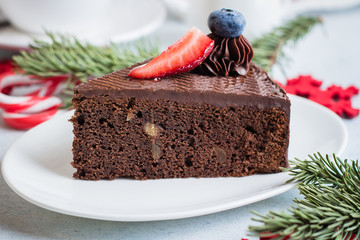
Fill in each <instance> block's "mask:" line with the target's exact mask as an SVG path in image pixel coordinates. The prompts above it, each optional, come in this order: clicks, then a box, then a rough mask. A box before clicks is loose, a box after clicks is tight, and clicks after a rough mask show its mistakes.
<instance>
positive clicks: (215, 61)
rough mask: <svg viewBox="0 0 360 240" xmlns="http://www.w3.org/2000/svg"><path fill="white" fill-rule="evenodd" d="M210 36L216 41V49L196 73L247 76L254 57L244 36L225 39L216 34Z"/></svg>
mask: <svg viewBox="0 0 360 240" xmlns="http://www.w3.org/2000/svg"><path fill="white" fill-rule="evenodd" d="M208 36H209V37H210V38H211V39H213V40H214V41H215V47H214V49H213V50H212V52H211V53H210V55H209V56H208V57H207V58H206V60H205V61H204V62H203V63H202V64H200V65H199V66H198V67H197V68H196V69H195V71H196V72H198V73H200V74H204V75H210V76H239V75H246V73H247V72H248V71H249V68H250V61H251V59H252V58H253V56H254V52H253V49H252V47H251V45H250V43H249V41H248V40H247V39H246V38H245V37H244V36H243V35H240V36H239V37H236V38H223V37H219V36H217V35H215V34H209V35H208Z"/></svg>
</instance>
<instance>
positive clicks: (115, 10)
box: [0, 0, 166, 50]
mask: <svg viewBox="0 0 360 240" xmlns="http://www.w3.org/2000/svg"><path fill="white" fill-rule="evenodd" d="M112 4H113V6H112V7H111V10H110V11H109V13H108V14H107V16H106V18H105V19H103V21H101V22H99V24H98V25H97V26H94V28H93V29H92V31H91V32H90V31H89V32H81V33H78V34H77V35H75V36H76V37H77V38H78V39H80V40H84V41H87V42H89V43H92V44H94V45H99V46H104V45H107V44H109V43H110V42H114V43H119V42H127V41H131V40H134V39H137V38H140V37H143V36H145V35H147V34H149V33H151V32H153V31H154V30H156V29H157V28H158V27H159V26H160V25H161V24H162V23H163V21H164V20H165V17H166V9H165V6H164V5H163V3H162V2H161V1H160V0H114V1H113V2H112ZM139 6H141V7H139ZM50 30H51V29H50ZM34 38H36V39H40V40H44V41H48V40H49V38H48V37H47V36H45V35H38V34H31V33H26V32H23V31H21V30H18V29H17V28H14V27H12V26H8V27H3V28H0V47H1V48H7V49H15V50H17V49H26V48H28V47H29V44H30V43H33V39H34Z"/></svg>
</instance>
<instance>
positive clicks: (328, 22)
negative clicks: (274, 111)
mask: <svg viewBox="0 0 360 240" xmlns="http://www.w3.org/2000/svg"><path fill="white" fill-rule="evenodd" d="M321 14H322V16H323V19H324V24H323V25H321V26H317V27H315V28H314V29H313V31H312V32H311V33H310V34H309V35H308V36H306V37H305V38H304V39H302V40H301V41H300V42H299V43H298V44H297V45H296V46H292V47H288V48H287V49H286V52H287V54H288V56H289V57H290V58H291V59H292V62H291V63H289V66H288V68H287V73H288V76H289V77H296V76H298V75H299V74H312V75H313V76H314V77H315V78H317V79H319V80H323V82H324V83H323V85H324V86H329V85H331V84H338V85H341V86H343V87H347V86H349V85H352V84H354V85H356V86H358V87H360V27H359V26H360V7H354V8H352V9H348V10H343V11H335V12H324V13H321ZM188 27H189V26H187V25H185V24H181V23H178V22H175V21H167V22H165V23H164V25H163V26H162V27H161V28H160V29H159V30H157V31H156V32H154V33H153V34H152V35H153V36H155V37H158V39H159V40H160V42H161V44H162V46H166V45H168V44H170V43H171V42H173V41H175V40H176V39H177V38H178V37H179V36H181V35H182V34H183V33H184V32H185V31H186V30H187V29H188ZM0 54H2V55H1V56H3V55H4V54H6V53H3V52H0ZM274 77H275V79H278V80H280V81H282V80H283V79H284V78H283V76H282V74H281V73H280V71H279V70H277V69H275V70H274ZM353 105H354V107H357V108H360V96H356V97H354V98H353ZM308 117H309V118H311V116H308ZM344 122H345V125H346V127H347V129H348V131H349V143H348V145H347V147H346V149H345V151H344V153H343V154H342V157H343V158H348V159H358V158H359V156H360V147H359V146H360V116H358V117H356V118H354V119H352V120H344ZM23 133H24V131H18V130H14V129H11V128H9V127H7V126H6V124H5V123H4V122H3V121H2V120H0V159H2V158H3V156H4V154H5V152H6V150H7V148H8V147H9V146H10V145H11V144H12V143H13V142H14V141H15V140H16V139H17V138H18V137H20V136H21V135H22V134H23ZM296 197H300V195H299V194H298V191H297V190H296V189H292V190H290V191H288V192H286V193H283V194H280V195H277V196H275V197H272V198H270V199H266V200H263V201H260V202H256V203H253V204H250V205H247V206H243V207H239V208H236V209H232V210H228V211H224V212H219V213H215V214H210V215H206V216H199V217H193V218H188V219H180V220H170V221H157V222H112V221H100V220H92V219H85V218H80V217H73V216H68V215H63V214H60V213H55V212H51V211H48V210H45V209H43V208H40V207H37V206H35V205H33V204H31V203H29V202H27V201H25V200H23V199H22V198H21V197H19V196H18V195H17V194H15V193H14V192H13V191H12V190H11V189H10V188H9V187H8V185H7V184H6V183H5V181H4V179H3V177H2V176H1V177H0V239H1V240H4V239H16V240H18V239H19V240H20V239H26V240H33V239H173V240H182V239H186V240H189V239H227V240H232V239H234V240H235V239H236V240H239V239H241V238H249V239H257V238H251V237H247V235H246V234H247V228H248V226H249V225H250V224H254V222H253V221H252V220H251V217H252V216H253V214H252V213H251V212H250V211H251V210H255V211H257V212H260V213H267V212H268V211H269V210H275V211H280V210H285V209H286V208H287V207H289V206H290V205H291V204H292V200H293V199H294V198H296Z"/></svg>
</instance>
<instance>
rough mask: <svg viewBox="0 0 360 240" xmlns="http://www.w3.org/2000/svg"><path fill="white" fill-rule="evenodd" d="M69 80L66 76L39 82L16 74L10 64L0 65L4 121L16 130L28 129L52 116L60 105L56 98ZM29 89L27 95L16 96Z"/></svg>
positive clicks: (7, 62)
mask: <svg viewBox="0 0 360 240" xmlns="http://www.w3.org/2000/svg"><path fill="white" fill-rule="evenodd" d="M66 79H67V76H58V77H50V78H41V79H40V78H37V77H29V76H24V75H21V74H16V73H15V72H14V71H13V65H12V64H11V62H10V61H5V62H0V108H1V109H3V111H2V117H3V119H4V121H5V122H6V123H7V124H8V125H9V126H11V127H13V128H16V129H29V128H32V127H34V126H36V125H38V124H39V123H42V122H44V121H46V120H48V119H50V118H51V117H53V116H54V115H55V114H56V113H57V112H58V107H59V106H61V99H60V98H58V97H56V96H54V95H55V94H56V93H57V92H58V91H60V89H61V88H62V83H63V82H64V81H65V80H66ZM28 86H31V87H32V88H29V90H28V91H26V93H23V94H22V95H20V96H19V94H14V91H15V90H16V88H18V87H28ZM23 90H24V89H23ZM24 92H25V91H24Z"/></svg>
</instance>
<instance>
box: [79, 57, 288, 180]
mask: <svg viewBox="0 0 360 240" xmlns="http://www.w3.org/2000/svg"><path fill="white" fill-rule="evenodd" d="M131 69H132V67H130V68H126V69H123V70H121V71H118V72H114V73H111V74H108V75H105V76H103V77H100V78H97V79H93V80H91V81H89V82H87V83H85V84H82V85H80V86H78V87H77V88H76V89H75V96H74V106H75V109H76V112H75V117H74V118H73V119H72V122H73V124H74V134H75V138H74V142H73V153H74V161H73V166H74V167H75V168H76V169H77V172H76V173H75V174H74V177H75V178H80V179H103V178H105V179H114V178H118V177H131V178H136V179H156V178H176V177H177V178H180V177H220V176H245V175H250V174H254V173H274V172H279V171H280V169H279V167H285V166H286V165H287V148H288V144H289V117H290V116H289V114H290V101H289V99H288V97H287V96H286V94H285V92H284V91H283V90H282V89H281V88H280V87H279V86H278V85H277V84H276V83H274V82H273V81H272V80H271V79H270V78H269V77H268V75H267V74H266V73H265V72H263V71H262V70H261V69H259V68H258V67H257V66H255V65H254V64H251V65H250V70H249V71H248V73H247V75H245V76H238V77H218V76H213V77H211V76H204V75H200V74H197V73H183V74H179V75H175V76H173V77H169V78H164V79H162V80H161V81H149V80H147V81H144V80H134V79H129V77H128V73H129V71H130V70H131Z"/></svg>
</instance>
